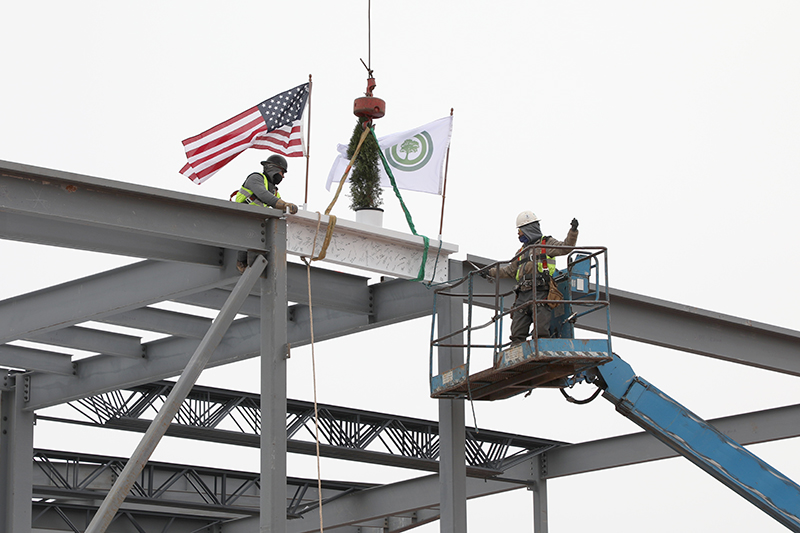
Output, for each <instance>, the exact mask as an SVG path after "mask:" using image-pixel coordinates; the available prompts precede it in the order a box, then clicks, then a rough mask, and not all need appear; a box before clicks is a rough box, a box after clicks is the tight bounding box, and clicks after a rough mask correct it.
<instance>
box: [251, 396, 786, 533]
mask: <svg viewBox="0 0 800 533" xmlns="http://www.w3.org/2000/svg"><path fill="white" fill-rule="evenodd" d="M711 424H713V425H714V426H715V427H716V428H717V429H719V430H720V431H722V432H723V433H725V434H727V435H730V436H731V438H734V439H735V440H736V441H737V442H739V443H740V444H745V445H749V444H756V443H758V442H766V441H771V440H777V439H783V438H790V437H795V436H800V405H795V406H791V407H782V408H778V409H770V410H766V411H761V412H756V413H748V414H745V415H736V416H731V417H725V418H720V419H717V420H712V421H711ZM676 455H677V454H675V453H674V452H672V450H670V449H669V448H667V447H666V446H665V445H664V444H662V443H661V442H660V441H658V440H656V439H655V437H652V436H650V435H649V434H647V433H637V434H633V435H625V436H621V437H614V438H611V439H603V440H599V441H592V442H586V443H581V444H575V445H573V446H562V447H559V448H557V449H556V450H552V451H549V452H547V453H546V456H545V457H542V461H546V466H545V467H541V468H542V470H541V473H539V472H540V470H539V469H540V465H539V460H540V458H539V457H538V456H537V457H533V458H531V459H529V460H526V461H524V462H522V463H520V464H518V465H516V466H514V467H512V468H510V469H509V470H507V471H506V472H505V473H504V474H503V475H502V476H501V477H498V478H495V479H487V480H481V479H477V478H467V483H466V488H467V498H475V497H481V496H488V495H490V494H496V493H498V492H505V491H508V490H514V489H519V488H522V487H526V486H527V487H535V486H536V481H537V476H540V477H539V479H544V480H546V479H550V478H556V477H562V476H568V475H573V474H580V473H584V472H591V471H594V470H601V469H605V468H615V467H618V466H625V465H629V464H635V463H640V462H646V461H654V460H658V459H665V458H668V457H675V456H676ZM436 482H437V480H436V476H425V477H421V478H416V479H413V480H409V481H403V482H400V483H395V484H391V485H384V486H382V487H376V488H374V489H370V490H367V491H363V492H360V493H357V494H352V495H347V496H344V497H342V498H340V499H339V500H336V501H334V502H331V503H329V504H327V505H325V508H324V509H323V511H324V520H325V527H326V528H327V529H334V528H336V527H340V526H346V525H355V524H359V523H361V522H362V521H364V520H374V519H378V518H382V517H385V516H390V515H397V514H402V513H404V512H410V511H413V510H414V509H421V508H430V507H432V506H434V505H437V504H438V500H439V491H438V488H437V487H436ZM540 519H541V517H540ZM243 522H244V524H247V523H248V521H247V520H244V521H243ZM300 522H302V523H300ZM251 523H252V522H251ZM244 524H243V525H244ZM318 528H319V521H318V520H317V519H316V517H315V516H307V517H306V519H305V520H302V521H299V520H298V521H292V522H290V523H289V527H288V528H287V531H288V532H289V533H312V532H313V531H315V530H318ZM242 531H244V530H242Z"/></svg>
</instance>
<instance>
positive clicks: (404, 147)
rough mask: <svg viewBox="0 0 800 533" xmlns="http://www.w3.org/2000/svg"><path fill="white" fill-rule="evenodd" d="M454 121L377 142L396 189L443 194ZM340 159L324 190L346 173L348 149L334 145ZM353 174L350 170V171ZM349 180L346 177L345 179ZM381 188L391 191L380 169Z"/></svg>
mask: <svg viewBox="0 0 800 533" xmlns="http://www.w3.org/2000/svg"><path fill="white" fill-rule="evenodd" d="M452 130H453V117H452V116H449V117H445V118H440V119H439V120H435V121H433V122H431V123H429V124H425V125H424V126H420V127H419V128H414V129H413V130H408V131H404V132H402V133H393V134H391V135H386V136H385V137H381V138H379V139H378V146H379V147H380V149H381V152H383V156H384V157H385V158H386V161H387V162H388V163H389V167H390V168H391V169H392V175H393V176H394V179H395V182H396V183H397V187H398V188H399V189H406V190H409V191H418V192H428V193H431V194H442V182H443V179H444V160H445V156H446V155H447V147H448V146H450V134H451V132H452ZM336 150H337V151H338V152H339V155H338V156H337V157H336V159H335V160H334V162H333V166H332V167H331V170H330V172H329V173H328V182H327V183H326V184H325V188H326V189H328V190H331V184H332V183H338V182H339V180H341V179H342V176H343V175H344V171H345V170H347V165H348V164H349V163H350V160H349V159H347V146H346V145H343V144H340V145H337V147H336ZM351 171H352V170H351ZM349 177H350V176H349V175H348V178H349ZM380 177H381V187H391V186H392V184H391V182H390V181H389V176H388V175H387V174H386V170H385V169H384V168H383V164H382V163H381V165H380Z"/></svg>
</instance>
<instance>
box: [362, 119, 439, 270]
mask: <svg viewBox="0 0 800 533" xmlns="http://www.w3.org/2000/svg"><path fill="white" fill-rule="evenodd" d="M369 130H370V131H371V132H372V137H373V138H374V139H375V144H377V145H378V153H379V154H381V161H383V168H384V169H386V174H388V175H389V181H391V182H392V189H394V194H395V196H397V199H398V200H400V206H401V207H402V208H403V213H405V214H406V220H407V221H408V227H409V228H411V233H413V234H414V235H416V236H417V237H422V240H423V242H424V243H425V248H424V249H423V251H422V264H421V265H420V266H419V274H418V275H417V277H416V278H414V279H412V280H411V281H422V280H423V279H425V263H426V262H427V261H428V247H429V246H430V243H431V240H430V239H429V238H428V237H426V236H425V235H420V234H419V233H417V229H416V228H415V227H414V221H413V220H411V213H409V212H408V208H407V207H406V203H405V202H404V201H403V197H402V196H400V190H399V189H398V188H397V182H396V181H395V180H394V174H392V169H390V168H389V163H388V162H387V161H386V157H385V156H384V155H383V151H382V150H381V149H380V144H379V143H378V136H377V135H375V128H374V126H370V127H369Z"/></svg>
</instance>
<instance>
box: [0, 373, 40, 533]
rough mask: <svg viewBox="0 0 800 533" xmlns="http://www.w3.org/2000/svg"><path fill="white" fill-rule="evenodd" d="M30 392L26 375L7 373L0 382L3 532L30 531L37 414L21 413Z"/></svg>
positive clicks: (0, 513) (0, 517)
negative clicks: (34, 436) (34, 428)
mask: <svg viewBox="0 0 800 533" xmlns="http://www.w3.org/2000/svg"><path fill="white" fill-rule="evenodd" d="M12 382H13V383H12ZM12 384H13V388H12ZM28 390H29V383H28V376H26V375H23V374H17V375H16V376H15V377H11V376H9V375H8V374H7V373H6V374H5V375H4V376H3V381H2V382H0V529H2V530H3V531H8V532H13V533H25V532H30V531H31V499H32V497H33V489H32V487H33V423H34V414H33V413H29V412H26V411H23V410H22V405H23V404H24V401H25V396H26V395H27V394H28Z"/></svg>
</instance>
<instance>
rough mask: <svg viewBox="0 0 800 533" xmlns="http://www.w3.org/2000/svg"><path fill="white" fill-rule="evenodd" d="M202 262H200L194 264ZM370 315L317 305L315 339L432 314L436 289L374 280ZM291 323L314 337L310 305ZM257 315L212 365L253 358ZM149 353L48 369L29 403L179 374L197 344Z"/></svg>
mask: <svg viewBox="0 0 800 533" xmlns="http://www.w3.org/2000/svg"><path fill="white" fill-rule="evenodd" d="M195 268H200V267H195ZM371 289H372V298H373V299H372V301H373V309H374V313H373V315H371V316H368V315H361V314H358V315H356V314H349V313H342V312H337V311H332V310H326V309H324V308H322V309H315V312H314V336H315V338H316V340H318V341H322V340H325V339H330V338H335V337H340V336H344V335H349V334H351V333H356V332H359V331H364V330H368V329H373V328H377V327H383V326H386V325H390V324H395V323H398V322H402V321H405V320H411V319H414V318H419V317H422V316H428V314H429V313H430V312H431V309H432V306H433V293H432V292H431V291H430V290H428V289H427V288H425V286H423V285H422V284H421V283H414V282H409V281H403V280H392V281H387V282H384V283H379V284H376V285H373V286H372V287H371ZM289 315H290V317H291V318H290V322H289V323H288V326H287V336H288V342H289V344H290V345H291V346H302V345H305V344H308V343H309V342H310V340H311V339H310V334H309V331H310V329H309V320H308V319H309V317H308V308H307V307H305V306H293V307H292V308H291V309H290V311H289ZM259 332H260V326H259V321H258V319H251V318H245V319H241V320H237V321H236V322H234V323H233V325H231V327H230V328H229V329H228V333H226V335H225V338H224V339H223V340H222V343H221V344H220V346H219V347H218V348H217V350H216V351H215V352H214V355H213V356H212V357H211V360H210V361H209V366H218V365H222V364H226V363H232V362H234V361H239V360H242V359H248V358H251V357H255V356H257V355H258V354H259V353H261V347H260V343H259V335H260V333H259ZM145 346H146V349H147V359H145V360H141V361H134V360H129V359H121V358H112V357H105V356H97V357H92V358H90V359H86V360H82V361H79V362H78V363H77V364H78V373H79V375H80V377H81V379H80V380H75V379H67V378H61V379H54V378H53V377H51V376H46V375H34V376H32V381H33V387H34V388H33V391H32V394H31V400H30V402H29V403H28V405H27V407H26V408H27V409H41V408H43V407H48V406H51V405H57V404H59V403H64V402H68V401H71V400H75V399H78V398H83V397H86V396H90V395H93V394H98V393H101V392H107V391H110V390H116V389H121V388H124V387H130V386H134V385H141V384H143V383H150V382H153V381H157V380H159V379H166V378H169V377H172V376H175V375H177V374H178V373H179V372H180V371H181V369H182V368H184V367H185V366H186V362H187V361H188V358H189V355H188V354H191V353H192V352H194V350H195V348H196V347H197V341H196V340H195V339H180V338H167V339H161V340H157V341H153V342H150V343H147V344H146V345H145Z"/></svg>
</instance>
